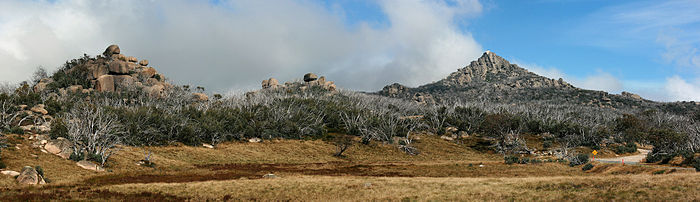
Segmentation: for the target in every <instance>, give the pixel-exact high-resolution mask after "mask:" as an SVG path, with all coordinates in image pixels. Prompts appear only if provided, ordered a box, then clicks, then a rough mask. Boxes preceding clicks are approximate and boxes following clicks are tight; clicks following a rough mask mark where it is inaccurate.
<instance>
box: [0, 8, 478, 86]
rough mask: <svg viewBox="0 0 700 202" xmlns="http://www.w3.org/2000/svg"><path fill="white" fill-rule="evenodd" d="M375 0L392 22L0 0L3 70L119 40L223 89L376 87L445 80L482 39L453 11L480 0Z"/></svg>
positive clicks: (330, 12) (170, 70) (264, 11)
mask: <svg viewBox="0 0 700 202" xmlns="http://www.w3.org/2000/svg"><path fill="white" fill-rule="evenodd" d="M377 6H378V7H379V8H381V12H382V14H383V15H384V16H386V21H387V26H379V27H376V26H374V27H373V26H371V25H370V23H367V22H356V23H348V22H347V21H346V17H345V16H343V14H342V13H343V12H338V11H337V9H338V7H337V6H331V7H333V9H329V8H328V7H326V6H325V5H322V4H320V3H318V2H317V1H306V0H274V1H273V0H235V1H219V2H216V3H211V2H210V1H187V0H168V1H158V0H153V1H140V0H125V1H106V0H105V1H85V0H58V1H42V0H37V1H24V0H9V1H2V2H0V71H2V72H3V74H1V75H0V81H10V82H17V81H21V80H25V79H27V78H29V76H30V75H31V72H32V71H34V69H35V68H36V67H37V66H44V67H46V68H47V69H50V70H53V69H56V68H57V67H58V66H60V65H61V64H62V63H63V62H65V61H66V60H68V59H71V58H77V57H80V56H82V54H83V53H87V54H89V55H97V54H100V53H101V52H102V51H103V49H104V48H105V47H107V45H109V44H119V45H120V47H121V49H122V52H123V53H124V54H126V55H129V56H137V57H140V58H139V59H148V60H150V61H151V65H153V66H154V67H156V69H158V70H159V71H160V72H162V73H163V74H165V75H166V76H168V77H169V78H171V79H172V80H174V81H176V82H180V83H191V84H194V85H201V86H204V87H207V88H208V89H209V90H214V91H218V92H222V91H224V92H225V91H230V90H234V89H249V88H259V85H260V81H261V80H263V79H266V78H268V77H275V78H278V79H280V80H283V81H284V80H291V79H295V78H299V77H301V75H303V74H304V73H306V72H315V73H317V74H320V75H326V76H327V77H328V79H330V80H334V81H336V83H337V84H338V86H340V87H343V88H350V89H355V90H378V89H380V88H381V87H383V86H384V85H386V84H389V83H393V82H400V83H404V84H407V85H410V86H416V85H419V84H424V83H428V82H431V81H434V80H438V79H440V78H442V77H444V76H445V75H447V74H449V73H450V72H452V71H454V70H455V69H457V68H459V67H462V66H464V65H465V64H467V62H469V61H471V60H473V59H475V58H477V57H478V56H479V55H480V53H481V51H482V48H481V46H480V45H479V44H478V43H477V42H476V41H475V40H474V39H473V37H472V36H471V34H470V33H467V32H463V31H461V29H459V27H458V23H459V22H457V21H456V19H457V18H462V17H465V16H466V17H467V18H468V17H469V16H476V15H478V14H479V13H481V10H482V7H481V4H480V3H479V2H478V1H476V0H450V1H443V0H428V1H419V0H405V1H404V0H402V1H392V0H384V1H378V2H377ZM340 9H342V8H340ZM349 24H351V25H349Z"/></svg>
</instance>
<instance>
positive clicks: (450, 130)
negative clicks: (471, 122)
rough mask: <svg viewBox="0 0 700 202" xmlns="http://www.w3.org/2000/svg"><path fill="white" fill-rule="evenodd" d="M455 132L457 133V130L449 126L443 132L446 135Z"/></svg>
mask: <svg viewBox="0 0 700 202" xmlns="http://www.w3.org/2000/svg"><path fill="white" fill-rule="evenodd" d="M457 131H459V129H457V127H452V126H450V127H447V128H445V132H448V133H457Z"/></svg>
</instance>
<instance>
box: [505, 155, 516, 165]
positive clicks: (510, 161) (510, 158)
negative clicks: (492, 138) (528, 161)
mask: <svg viewBox="0 0 700 202" xmlns="http://www.w3.org/2000/svg"><path fill="white" fill-rule="evenodd" d="M503 158H504V159H505V162H506V164H508V165H510V164H514V163H519V162H520V159H519V158H518V157H517V156H506V157H503Z"/></svg>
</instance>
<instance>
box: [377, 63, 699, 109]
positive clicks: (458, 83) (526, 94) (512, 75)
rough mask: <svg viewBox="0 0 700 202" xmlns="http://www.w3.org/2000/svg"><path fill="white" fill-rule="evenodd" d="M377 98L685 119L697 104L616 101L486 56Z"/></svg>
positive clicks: (632, 98)
mask: <svg viewBox="0 0 700 202" xmlns="http://www.w3.org/2000/svg"><path fill="white" fill-rule="evenodd" d="M377 94H379V95H383V96H388V97H395V98H404V99H412V100H415V101H417V102H438V103H450V102H456V101H471V102H493V103H505V104H508V103H548V104H572V105H580V106H592V107H601V108H610V109H624V110H629V109H663V110H666V111H672V112H675V113H679V114H686V115H694V114H695V112H697V111H698V110H699V107H698V104H700V103H695V102H677V103H659V102H654V101H651V100H647V99H644V98H642V97H640V96H639V95H636V94H633V93H629V92H622V94H619V95H618V94H611V93H607V92H604V91H595V90H586V89H581V88H578V87H575V86H573V85H571V84H569V83H567V82H566V81H564V80H563V79H561V78H559V79H550V78H546V77H543V76H540V75H537V74H535V73H533V72H530V71H528V70H526V69H524V68H522V67H519V66H518V65H517V64H511V63H510V62H509V61H507V60H505V59H504V58H502V57H501V56H498V55H496V54H495V53H494V52H490V51H486V52H485V53H484V54H483V55H482V56H481V57H480V58H478V59H477V60H476V61H472V62H471V63H470V64H469V65H467V66H466V67H463V68H460V69H458V70H457V71H456V72H453V73H451V74H450V75H449V76H447V77H446V78H444V79H442V80H439V81H436V82H433V83H430V84H426V85H422V86H419V87H416V88H411V87H407V86H403V85H401V84H398V83H394V84H391V85H388V86H385V87H384V88H383V89H382V90H381V91H379V92H377Z"/></svg>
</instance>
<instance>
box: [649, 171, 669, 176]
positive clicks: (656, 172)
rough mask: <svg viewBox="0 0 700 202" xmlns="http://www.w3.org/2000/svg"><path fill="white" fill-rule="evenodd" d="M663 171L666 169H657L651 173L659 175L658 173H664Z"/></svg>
mask: <svg viewBox="0 0 700 202" xmlns="http://www.w3.org/2000/svg"><path fill="white" fill-rule="evenodd" d="M665 172H666V170H657V171H654V172H653V173H651V174H653V175H660V174H664V173H665Z"/></svg>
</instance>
